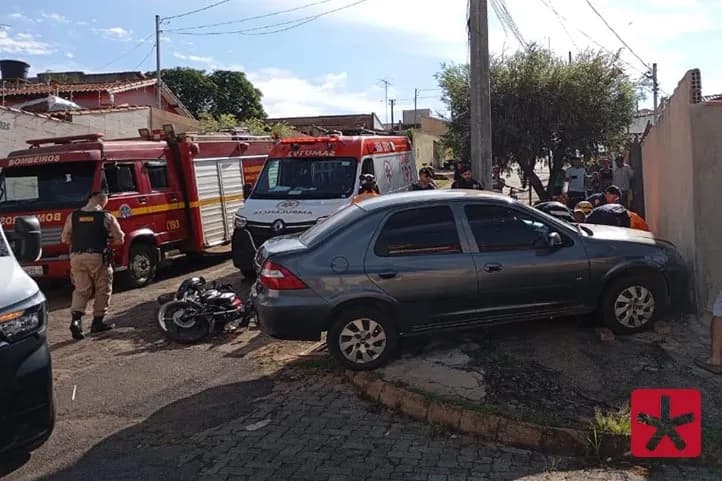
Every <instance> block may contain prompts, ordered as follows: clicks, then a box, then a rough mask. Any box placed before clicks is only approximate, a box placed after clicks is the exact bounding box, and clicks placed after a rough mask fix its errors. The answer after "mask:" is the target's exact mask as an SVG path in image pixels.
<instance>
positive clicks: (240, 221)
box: [233, 213, 248, 229]
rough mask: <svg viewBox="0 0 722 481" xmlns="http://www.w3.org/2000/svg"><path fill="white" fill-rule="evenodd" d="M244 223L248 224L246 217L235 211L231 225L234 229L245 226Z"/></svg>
mask: <svg viewBox="0 0 722 481" xmlns="http://www.w3.org/2000/svg"><path fill="white" fill-rule="evenodd" d="M246 224H248V219H246V218H245V217H243V216H242V215H240V214H238V213H236V214H235V215H234V216H233V227H235V228H236V229H243V228H244V227H246Z"/></svg>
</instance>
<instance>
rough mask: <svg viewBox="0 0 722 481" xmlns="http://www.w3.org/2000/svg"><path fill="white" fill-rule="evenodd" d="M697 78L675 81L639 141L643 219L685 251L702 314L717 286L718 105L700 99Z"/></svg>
mask: <svg viewBox="0 0 722 481" xmlns="http://www.w3.org/2000/svg"><path fill="white" fill-rule="evenodd" d="M700 83H701V82H700V73H699V71H698V70H690V71H689V72H687V74H686V75H685V76H684V78H683V79H682V80H681V81H680V83H679V85H678V86H677V89H676V90H675V92H674V94H673V95H672V98H671V99H670V102H669V104H668V105H666V107H665V109H664V111H663V112H662V114H661V115H660V118H659V120H658V122H657V125H655V126H654V127H653V128H652V129H651V130H650V131H649V133H648V135H647V136H646V137H645V138H644V140H643V142H642V158H643V165H644V191H645V207H646V215H647V217H646V219H647V222H648V223H649V226H650V228H651V229H652V231H653V232H654V233H655V234H656V235H658V236H659V237H661V238H664V239H667V240H669V241H671V242H673V243H674V244H675V245H676V246H677V247H678V249H679V251H680V253H681V254H682V256H684V258H685V260H686V262H687V264H688V267H689V269H690V272H691V273H692V274H693V284H692V288H693V290H694V293H693V295H694V297H693V299H694V301H695V302H696V306H697V308H698V309H699V311H700V314H705V313H708V312H709V311H710V310H711V304H712V302H713V301H714V297H715V295H716V294H717V291H718V290H719V289H720V288H722V223H720V222H719V211H718V206H720V205H722V192H721V191H720V189H719V185H720V179H722V105H721V104H717V103H700V100H701V99H700V95H701V87H700Z"/></svg>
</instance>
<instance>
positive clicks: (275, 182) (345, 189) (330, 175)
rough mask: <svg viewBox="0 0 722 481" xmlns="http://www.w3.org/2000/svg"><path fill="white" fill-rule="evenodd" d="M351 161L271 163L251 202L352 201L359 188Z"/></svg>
mask: <svg viewBox="0 0 722 481" xmlns="http://www.w3.org/2000/svg"><path fill="white" fill-rule="evenodd" d="M357 165H358V163H357V162H356V160H355V159H352V158H338V157H336V158H330V159H329V158H322V157H321V158H317V157H302V158H284V159H269V160H268V161H267V162H266V165H265V166H264V167H263V172H261V175H260V177H259V178H258V182H257V183H256V187H255V189H254V190H253V194H251V198H256V199H339V198H342V199H343V198H347V197H349V196H350V195H351V194H352V193H353V190H354V186H355V185H356V167H357Z"/></svg>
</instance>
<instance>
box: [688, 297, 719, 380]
mask: <svg viewBox="0 0 722 481" xmlns="http://www.w3.org/2000/svg"><path fill="white" fill-rule="evenodd" d="M712 316H713V317H712V322H711V325H710V331H711V337H712V348H711V351H712V352H711V353H710V356H709V358H707V359H695V361H694V363H695V364H696V365H697V366H699V367H701V368H702V369H704V370H706V371H709V372H712V373H714V374H722V290H721V291H720V292H719V293H718V294H717V298H716V299H715V301H714V306H713V307H712Z"/></svg>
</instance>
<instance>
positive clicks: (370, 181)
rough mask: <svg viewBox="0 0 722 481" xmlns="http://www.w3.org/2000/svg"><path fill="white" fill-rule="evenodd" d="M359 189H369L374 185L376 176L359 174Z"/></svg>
mask: <svg viewBox="0 0 722 481" xmlns="http://www.w3.org/2000/svg"><path fill="white" fill-rule="evenodd" d="M359 180H360V181H361V190H370V189H373V188H374V187H376V176H374V174H361V177H359Z"/></svg>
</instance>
